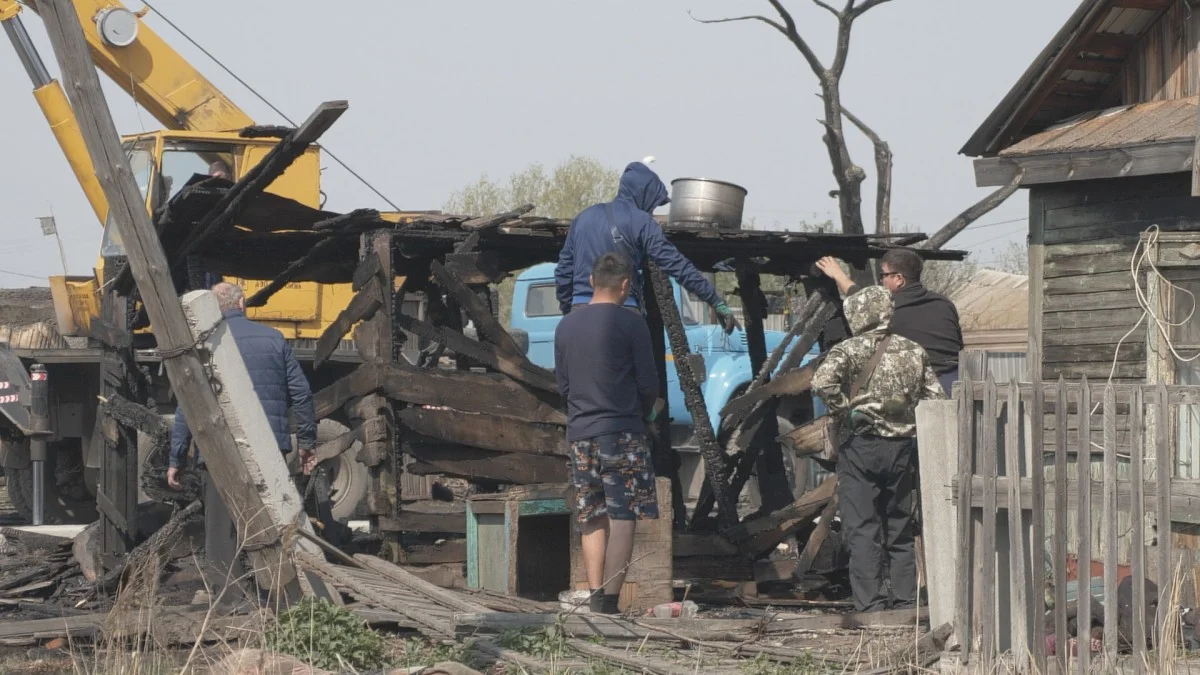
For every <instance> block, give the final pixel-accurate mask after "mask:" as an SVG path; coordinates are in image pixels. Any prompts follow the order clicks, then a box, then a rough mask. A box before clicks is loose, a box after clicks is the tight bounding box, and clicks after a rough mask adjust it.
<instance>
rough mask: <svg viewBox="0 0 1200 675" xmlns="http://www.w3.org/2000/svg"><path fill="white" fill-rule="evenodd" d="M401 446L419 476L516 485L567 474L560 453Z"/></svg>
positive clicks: (560, 479) (548, 480) (554, 480)
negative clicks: (553, 455) (558, 455)
mask: <svg viewBox="0 0 1200 675" xmlns="http://www.w3.org/2000/svg"><path fill="white" fill-rule="evenodd" d="M401 447H402V448H403V449H404V452H405V453H407V454H409V455H412V456H413V457H416V458H417V461H416V462H413V463H412V464H410V465H409V466H408V472H409V473H411V474H413V475H418V476H429V475H433V476H436V475H443V476H449V477H453V478H469V479H474V480H492V481H497V482H500V483H509V484H515V485H536V484H538V483H560V482H564V481H566V480H568V478H569V473H568V471H567V465H566V462H564V461H563V460H562V458H561V457H547V456H539V455H523V454H517V453H510V452H494V451H492V450H480V449H479V448H470V447H466V446H455V445H440V444H438V445H433V444H426V443H421V442H419V441H413V442H408V441H406V442H405V443H404V444H403V445H402V446H401Z"/></svg>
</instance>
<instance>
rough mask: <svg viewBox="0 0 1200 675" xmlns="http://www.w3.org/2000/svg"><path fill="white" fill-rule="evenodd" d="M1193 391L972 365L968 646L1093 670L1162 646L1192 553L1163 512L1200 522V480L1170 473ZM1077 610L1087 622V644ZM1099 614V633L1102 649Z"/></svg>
mask: <svg viewBox="0 0 1200 675" xmlns="http://www.w3.org/2000/svg"><path fill="white" fill-rule="evenodd" d="M1197 404H1200V387H1197V386H1166V385H1134V384H1112V383H1089V382H1088V381H1087V380H1086V379H1083V380H1081V381H1078V382H1066V381H1064V380H1062V379H1060V380H1059V381H1058V382H1056V383H1055V382H1047V383H1043V385H1042V386H1032V385H1030V384H1029V383H1018V382H1017V381H1016V380H1013V381H1011V382H1009V383H1007V384H999V385H998V384H997V383H996V382H995V381H993V380H992V379H991V378H990V377H989V378H988V379H987V380H986V381H984V382H972V381H971V380H970V376H969V374H967V373H965V371H964V380H963V382H962V383H961V384H960V389H959V390H958V392H957V394H956V402H955V405H956V407H957V419H958V439H957V440H958V443H957V446H958V457H957V460H958V461H957V467H958V468H957V478H956V480H955V481H954V484H953V485H952V490H953V491H954V508H955V509H956V511H957V519H956V520H957V523H958V524H959V525H958V527H957V533H958V535H957V536H958V539H957V547H958V548H957V555H956V568H957V573H956V575H955V581H956V583H955V589H954V595H955V602H954V625H955V627H956V629H957V630H956V633H957V635H958V641H959V644H960V645H961V647H962V650H963V656H964V658H965V659H966V660H968V661H969V662H971V663H974V664H978V665H979V666H982V668H983V669H984V671H985V672H989V671H990V670H991V668H992V667H993V666H994V665H995V664H996V659H997V658H998V656H999V654H1001V653H1004V654H1005V659H1006V660H1010V661H1009V663H1010V664H1013V665H1015V666H1016V667H1017V669H1018V671H1022V670H1024V669H1025V668H1026V667H1029V666H1032V667H1033V669H1034V670H1035V672H1047V668H1048V667H1049V666H1052V665H1056V666H1057V670H1058V672H1067V669H1068V668H1070V669H1072V670H1074V669H1076V668H1078V669H1080V672H1087V671H1088V669H1089V668H1092V667H1093V666H1095V667H1096V668H1104V669H1105V670H1107V669H1108V668H1109V667H1111V666H1114V665H1115V664H1116V663H1117V659H1118V654H1119V653H1120V654H1126V653H1131V654H1130V656H1131V658H1129V659H1128V660H1129V662H1130V663H1129V664H1128V665H1129V666H1130V667H1133V668H1135V669H1137V670H1141V669H1143V668H1144V667H1145V664H1147V663H1149V662H1151V660H1152V659H1157V658H1158V657H1159V655H1158V654H1152V651H1151V650H1152V649H1153V647H1154V646H1155V645H1159V644H1164V643H1163V642H1162V641H1161V639H1160V636H1161V634H1162V632H1163V627H1164V626H1168V627H1170V626H1175V627H1177V626H1178V621H1179V618H1178V615H1177V614H1175V613H1174V612H1172V611H1169V610H1171V609H1172V608H1173V607H1175V606H1177V605H1178V604H1179V603H1180V602H1181V601H1180V599H1179V593H1180V591H1179V588H1178V584H1179V583H1180V582H1179V581H1178V580H1179V579H1182V578H1184V577H1194V574H1195V572H1194V571H1193V570H1194V568H1193V569H1189V570H1188V572H1187V574H1180V572H1181V570H1179V569H1178V566H1179V561H1180V560H1182V561H1184V563H1185V564H1187V562H1188V561H1191V564H1192V565H1194V558H1188V557H1186V556H1183V557H1180V556H1178V555H1176V554H1177V553H1178V552H1177V551H1174V550H1173V547H1172V545H1171V544H1170V542H1171V534H1170V529H1169V525H1167V526H1165V527H1163V528H1161V529H1162V533H1163V534H1162V535H1160V533H1159V530H1160V527H1159V524H1169V523H1171V522H1172V520H1174V521H1175V523H1176V524H1177V526H1178V525H1180V524H1196V523H1197V522H1200V511H1198V510H1197V508H1196V505H1197V502H1196V500H1195V496H1197V495H1200V481H1196V480H1188V479H1180V478H1175V477H1173V468H1174V466H1175V461H1174V458H1173V454H1174V453H1173V451H1172V449H1173V448H1174V447H1176V441H1175V439H1174V438H1173V436H1174V434H1173V430H1174V427H1175V423H1173V421H1174V420H1176V419H1177V416H1178V415H1179V413H1180V411H1179V408H1180V407H1181V406H1194V405H1197ZM1160 467H1165V469H1166V470H1162V471H1160V470H1159V468H1160ZM1014 506H1016V507H1017V508H1014ZM1177 545H1178V544H1177ZM1164 572H1165V573H1164ZM1096 577H1098V579H1096V581H1095V582H1093V579H1094V578H1096ZM1164 579H1165V580H1166V581H1165V582H1164ZM1188 583H1189V586H1190V585H1192V583H1193V582H1191V581H1190V580H1189V582H1188ZM1072 586H1074V588H1075V592H1074V593H1071V592H1070V591H1071V587H1072ZM1122 587H1123V588H1122ZM1119 589H1120V596H1121V597H1122V599H1123V602H1124V605H1125V607H1126V609H1125V610H1124V611H1119V604H1120V603H1119V601H1118V597H1119ZM1192 594H1193V595H1194V590H1193V591H1192ZM1071 595H1073V596H1074V597H1069V596H1071ZM1093 596H1095V597H1093ZM1192 600H1194V598H1190V599H1188V600H1187V602H1191V601H1192ZM1137 608H1143V611H1137ZM1119 615H1120V616H1119ZM1078 617H1092V620H1091V621H1088V620H1086V619H1085V620H1078ZM1073 620H1074V621H1073ZM1072 623H1075V624H1076V625H1079V626H1082V627H1083V628H1081V629H1080V630H1078V632H1079V633H1081V634H1082V636H1081V639H1080V640H1079V646H1078V656H1077V657H1070V656H1069V649H1068V637H1067V636H1068V635H1074V633H1075V632H1076V631H1075V630H1074V629H1072V628H1071V627H1070V625H1071V624H1072ZM1089 625H1091V626H1094V627H1095V628H1094V630H1095V632H1096V635H1097V637H1100V638H1101V644H1102V650H1101V651H1099V652H1097V653H1094V654H1093V653H1092V652H1091V650H1090V649H1089V648H1088V647H1089V645H1090V643H1091V641H1090V640H1089V638H1088V630H1087V628H1086V627H1088V626H1089ZM1174 634H1175V632H1174V631H1173V630H1170V629H1168V632H1167V637H1168V638H1171V636H1172V635H1174ZM1048 635H1049V636H1053V639H1052V640H1050V641H1048V640H1047V639H1046V638H1047V636H1048ZM1173 642H1174V641H1173V640H1169V641H1168V642H1167V643H1165V644H1168V645H1169V644H1173ZM1050 645H1053V646H1052V647H1051V646H1050ZM1050 649H1053V650H1054V652H1055V653H1054V654H1053V655H1048V653H1047V652H1048V651H1050ZM1122 658H1124V657H1122Z"/></svg>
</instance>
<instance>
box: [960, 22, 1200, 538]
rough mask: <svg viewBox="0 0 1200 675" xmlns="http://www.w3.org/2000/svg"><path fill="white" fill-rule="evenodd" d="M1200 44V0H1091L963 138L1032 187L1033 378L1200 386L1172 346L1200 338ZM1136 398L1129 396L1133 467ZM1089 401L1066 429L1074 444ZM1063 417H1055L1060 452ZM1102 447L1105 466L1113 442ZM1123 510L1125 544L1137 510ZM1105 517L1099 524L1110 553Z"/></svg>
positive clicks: (1194, 435)
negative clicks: (1198, 182) (1199, 143)
mask: <svg viewBox="0 0 1200 675" xmlns="http://www.w3.org/2000/svg"><path fill="white" fill-rule="evenodd" d="M1198 44H1200V2H1196V0H1083V2H1082V3H1081V4H1080V6H1079V8H1078V9H1077V10H1076V11H1075V13H1074V14H1073V15H1072V16H1071V17H1070V19H1069V20H1068V21H1067V23H1066V25H1064V26H1063V27H1062V29H1061V30H1060V31H1059V32H1058V33H1057V34H1056V35H1055V36H1054V38H1053V39H1052V40H1051V42H1050V44H1049V45H1047V46H1046V48H1045V49H1044V50H1043V51H1042V52H1041V54H1039V55H1038V56H1037V58H1036V59H1035V60H1034V62H1033V63H1032V64H1031V65H1030V66H1029V68H1028V69H1027V70H1026V71H1025V73H1024V74H1023V75H1022V76H1021V78H1020V79H1019V80H1018V81H1017V83H1016V84H1015V85H1014V86H1013V87H1012V89H1011V90H1010V91H1009V92H1008V94H1007V95H1006V96H1005V97H1004V99H1003V100H1002V101H1001V102H1000V104H999V105H998V106H997V108H996V109H995V110H994V111H993V112H992V113H991V114H990V115H989V116H988V118H987V119H986V120H985V121H984V122H983V124H982V125H981V126H980V127H979V129H978V130H977V131H976V132H975V133H974V135H973V136H972V137H971V139H970V140H969V141H968V142H967V144H966V145H965V146H964V147H963V149H962V151H961V152H962V153H963V154H965V155H968V156H970V157H975V158H976V159H975V162H974V167H975V177H976V182H977V184H978V185H980V186H1001V185H1008V184H1011V183H1013V182H1016V183H1018V184H1019V185H1020V186H1021V187H1023V188H1027V191H1028V199H1029V256H1030V258H1029V262H1030V264H1029V345H1028V356H1029V359H1028V376H1027V378H1023V379H1026V380H1029V381H1033V382H1038V381H1045V380H1057V379H1058V378H1059V377H1060V376H1062V377H1065V378H1066V379H1067V380H1068V382H1071V381H1075V382H1078V381H1079V380H1080V379H1081V378H1083V377H1086V378H1088V379H1089V380H1090V381H1091V382H1092V383H1096V384H1099V385H1100V387H1103V386H1104V385H1105V384H1106V383H1107V382H1109V381H1111V382H1114V383H1118V384H1120V383H1130V384H1135V383H1136V384H1158V383H1163V384H1167V385H1174V384H1182V385H1191V384H1200V359H1191V360H1188V359H1187V358H1175V357H1174V356H1173V355H1172V353H1171V349H1170V348H1169V347H1170V345H1173V346H1174V348H1175V350H1176V351H1177V352H1178V353H1179V354H1181V355H1183V356H1185V357H1188V356H1190V355H1192V354H1196V353H1197V350H1198V349H1200V313H1198V312H1196V311H1194V310H1195V301H1196V297H1197V296H1198V295H1200V198H1197V197H1193V194H1196V193H1197V192H1196V191H1194V188H1193V173H1192V172H1193V168H1192V167H1193V165H1194V157H1195V156H1196V155H1197V148H1196V134H1197V128H1198V124H1197V95H1198V94H1200V53H1198V50H1197V45H1198ZM1197 165H1200V164H1197ZM1156 320H1157V321H1156ZM1049 400H1050V399H1047V401H1049ZM1072 405H1074V404H1072ZM1090 407H1091V406H1089V408H1090ZM1098 407H1099V406H1096V408H1098ZM1198 408H1200V406H1195V405H1181V406H1179V407H1178V409H1177V411H1174V412H1172V413H1171V418H1170V419H1169V420H1168V421H1167V422H1166V426H1167V428H1168V430H1169V434H1170V445H1171V455H1172V459H1173V461H1174V463H1175V466H1174V470H1173V472H1172V473H1173V475H1174V477H1175V478H1176V479H1185V480H1187V479H1197V478H1200V415H1198V414H1197V409H1198ZM1128 411H1129V407H1128V406H1125V407H1122V406H1121V405H1118V406H1117V413H1116V419H1117V422H1116V427H1117V434H1116V441H1117V443H1116V444H1117V447H1118V448H1119V452H1120V453H1121V460H1120V464H1119V471H1118V472H1119V474H1120V475H1121V476H1122V477H1126V476H1128V475H1129V474H1128V469H1129V464H1128V457H1127V454H1128V452H1129V448H1130V442H1129V435H1128V433H1129V424H1128V415H1127V414H1125V413H1128ZM1093 412H1094V411H1093ZM1076 413H1077V410H1075V409H1074V408H1071V415H1072V418H1073V419H1072V421H1071V424H1072V426H1070V427H1069V429H1070V433H1069V434H1068V435H1066V436H1065V437H1064V438H1066V440H1067V441H1068V446H1069V448H1070V449H1071V454H1072V455H1074V454H1075V453H1074V451H1075V450H1076V449H1077V447H1078V446H1079V442H1078V440H1077V439H1078V438H1079V433H1078V427H1077V426H1074V425H1076V424H1077V423H1076V422H1075V421H1074V419H1077V418H1075V415H1076ZM1051 418H1052V416H1047V420H1050V419H1051ZM1092 422H1093V424H1092V425H1091V426H1092V428H1093V429H1097V428H1098V427H1096V426H1095V425H1096V424H1098V423H1099V420H1098V418H1095V417H1093V418H1092ZM1160 423H1161V421H1155V422H1154V424H1155V425H1157V424H1160ZM1147 424H1148V425H1149V424H1150V420H1149V419H1147ZM1052 429H1053V427H1052V426H1050V422H1049V421H1047V426H1046V427H1045V431H1046V433H1045V434H1044V438H1045V448H1046V450H1047V452H1052V451H1053V445H1054V443H1055V441H1056V436H1057V434H1055V433H1052ZM1098 433H1099V432H1098V431H1093V438H1098V436H1096V435H1095V434H1098ZM1093 446H1095V444H1094V443H1093ZM1092 453H1093V456H1092V461H1093V465H1092V477H1093V480H1100V479H1101V477H1102V475H1103V471H1102V470H1101V467H1100V465H1099V460H1100V454H1099V453H1100V451H1099V450H1097V449H1095V447H1093V450H1092ZM1048 456H1049V455H1048ZM1073 470H1074V469H1073V465H1072V467H1071V469H1070V471H1072V472H1073ZM1072 480H1073V479H1072ZM1094 515H1098V514H1094ZM1120 520H1121V522H1120V526H1121V528H1122V529H1121V531H1122V532H1125V533H1126V534H1125V535H1123V536H1122V537H1121V548H1122V557H1123V558H1124V556H1126V555H1127V552H1128V550H1129V548H1128V547H1129V545H1130V542H1129V540H1128V534H1127V533H1128V532H1129V530H1128V520H1127V515H1126V514H1122V515H1121V519H1120ZM1195 520H1196V519H1195V518H1190V519H1189V520H1188V521H1187V522H1188V523H1189V524H1188V525H1186V526H1184V527H1185V529H1183V530H1181V529H1179V528H1180V525H1181V524H1180V523H1179V522H1178V519H1177V518H1176V534H1177V536H1176V548H1184V549H1196V548H1200V538H1197V537H1191V536H1188V535H1183V536H1180V535H1181V533H1183V532H1190V531H1192V529H1191V528H1192V527H1194V526H1195V524H1196V523H1195V522H1192V521H1195ZM1102 529H1103V528H1100V527H1095V532H1094V535H1093V537H1092V543H1093V546H1095V547H1097V551H1099V550H1102V549H1101V548H1100V547H1101V546H1103V538H1104V535H1103V533H1102ZM1071 536H1072V537H1073V536H1074V534H1072V535H1071ZM1124 559H1127V558H1124Z"/></svg>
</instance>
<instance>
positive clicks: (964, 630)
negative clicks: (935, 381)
mask: <svg viewBox="0 0 1200 675" xmlns="http://www.w3.org/2000/svg"><path fill="white" fill-rule="evenodd" d="M959 377H960V383H961V384H960V387H959V391H958V518H957V522H958V555H957V556H956V557H955V567H956V568H957V569H958V570H960V571H962V574H959V575H958V577H957V578H956V579H955V580H954V587H955V588H954V595H955V598H956V601H955V604H954V632H955V634H956V635H957V637H958V643H959V645H960V646H961V648H962V656H963V663H969V662H970V657H971V640H972V630H971V628H972V626H971V619H972V616H973V614H974V613H973V612H972V607H971V577H972V574H973V572H974V570H975V565H974V564H972V562H973V561H972V560H971V553H972V552H973V551H974V537H973V534H974V527H973V526H972V525H973V524H972V522H971V496H972V495H971V476H972V474H974V462H973V458H974V455H975V453H974V452H973V450H974V448H975V383H974V382H972V380H971V371H970V369H969V368H968V369H966V370H962V371H960V375H959Z"/></svg>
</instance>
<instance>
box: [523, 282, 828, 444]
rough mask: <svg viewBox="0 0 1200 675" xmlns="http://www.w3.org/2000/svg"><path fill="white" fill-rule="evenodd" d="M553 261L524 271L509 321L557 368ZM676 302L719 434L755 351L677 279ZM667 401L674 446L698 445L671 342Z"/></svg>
mask: <svg viewBox="0 0 1200 675" xmlns="http://www.w3.org/2000/svg"><path fill="white" fill-rule="evenodd" d="M554 267H555V266H554V264H553V263H543V264H541V265H535V266H534V267H530V268H529V269H527V270H525V271H524V272H522V273H521V274H520V275H519V276H518V277H517V281H516V286H515V288H514V290H513V301H512V319H511V322H510V325H511V327H512V328H514V329H520V330H523V331H525V332H527V333H528V334H529V360H530V361H532V362H533V363H535V364H537V365H539V366H542V367H543V368H548V369H551V370H552V369H553V368H554V329H555V328H556V327H557V326H558V322H559V321H561V320H562V312H560V311H559V308H558V298H557V296H556V295H555V285H554ZM671 285H672V288H673V289H674V291H675V304H676V305H678V306H679V313H680V318H681V319H682V321H683V326H684V329H685V332H686V334H687V341H688V346H689V347H690V348H691V350H692V353H693V354H699V355H701V356H703V358H704V381H703V382H702V383H701V384H700V388H701V392H702V393H703V395H704V406H705V408H706V409H707V410H708V418H709V420H710V421H711V423H712V425H713V431H714V433H719V432H720V428H719V425H720V422H721V409H722V408H724V407H725V404H726V403H728V402H729V400H730V399H732V398H734V397H735V396H737V395H739V394H741V392H743V391H744V390H745V389H746V387H748V386H749V385H750V382H752V381H753V380H754V372H753V370H752V369H751V367H750V353H749V350H748V348H747V345H746V334H745V332H743V331H742V330H741V329H738V330H736V331H734V332H733V334H732V335H726V334H725V331H724V330H722V328H721V326H719V325H717V324H715V323H712V322H710V321H709V320H708V319H707V314H708V313H707V312H704V313H703V314H701V313H697V312H696V311H695V305H694V304H693V302H692V301H691V300H690V298H689V294H688V293H686V292H684V290H683V289H682V288H680V287H679V285H678V284H677V283H675V282H674V280H672V281H671ZM766 338H767V340H766V342H767V351H768V352H770V351H771V350H773V349H774V348H775V347H777V346H778V345H779V343H780V342H781V341H782V340H783V338H784V333H782V332H780V331H766ZM817 354H818V352H817V348H816V347H815V346H814V347H813V349H812V350H811V351H810V352H809V353H808V354H807V355H805V357H804V360H803V361H802V363H807V362H808V361H810V360H811V359H813V358H815V357H816V356H817ZM666 393H667V403H668V406H669V414H670V416H671V439H672V445H673V446H674V447H675V448H677V449H687V448H695V447H697V443H696V441H695V433H694V432H693V428H692V427H693V424H692V416H691V413H690V412H688V410H687V408H686V407H685V406H684V405H683V403H682V402H683V391H682V390H681V389H680V386H679V375H678V374H677V373H676V371H675V361H674V356H673V354H672V353H671V345H670V342H669V341H668V343H667V392H666ZM813 411H814V414H815V415H818V416H819V415H821V414H823V413H824V406H823V405H822V404H821V402H820V400H819V399H817V398H816V397H813Z"/></svg>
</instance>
